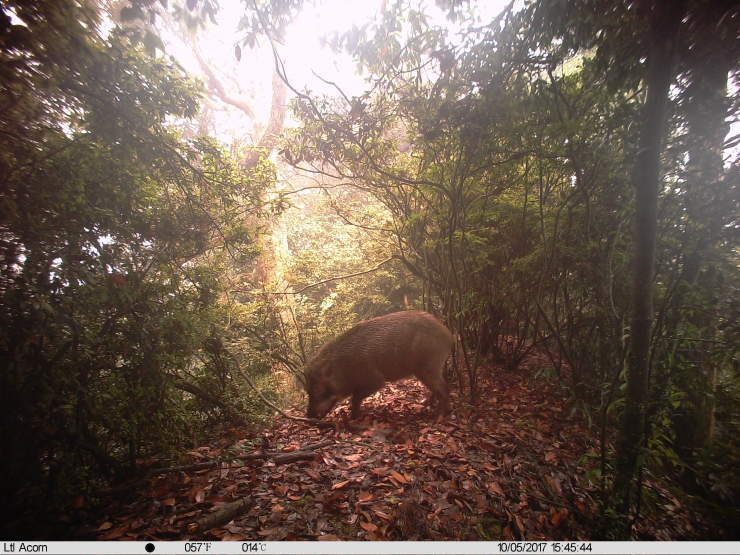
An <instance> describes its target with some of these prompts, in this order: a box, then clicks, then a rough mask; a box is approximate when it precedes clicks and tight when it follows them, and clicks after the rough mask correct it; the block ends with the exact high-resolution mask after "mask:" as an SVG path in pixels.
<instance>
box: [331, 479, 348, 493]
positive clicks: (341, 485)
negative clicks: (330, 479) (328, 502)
mask: <svg viewBox="0 0 740 555" xmlns="http://www.w3.org/2000/svg"><path fill="white" fill-rule="evenodd" d="M349 482H350V480H345V481H344V482H338V483H336V484H334V485H333V486H332V487H331V490H332V491H335V490H338V489H341V488H343V487H344V486H346V485H347V484H349Z"/></svg>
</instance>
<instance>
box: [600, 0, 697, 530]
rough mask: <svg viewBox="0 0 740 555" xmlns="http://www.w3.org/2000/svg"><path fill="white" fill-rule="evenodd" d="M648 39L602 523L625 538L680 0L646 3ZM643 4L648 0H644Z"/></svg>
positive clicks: (643, 404) (639, 437)
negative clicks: (626, 335)
mask: <svg viewBox="0 0 740 555" xmlns="http://www.w3.org/2000/svg"><path fill="white" fill-rule="evenodd" d="M650 4H651V5H652V14H651V34H652V37H651V39H652V42H651V46H650V54H649V60H648V70H647V75H646V77H645V88H646V90H647V101H646V104H645V116H644V121H643V125H642V129H641V130H640V140H639V144H638V153H637V159H636V161H635V169H634V174H633V180H634V184H635V259H634V274H633V280H632V327H631V333H630V353H629V357H628V365H627V396H626V403H625V407H624V411H623V412H622V416H621V422H620V428H619V435H618V438H617V453H616V461H615V462H616V473H615V476H614V487H613V490H612V506H613V508H614V509H615V510H616V519H615V520H614V521H612V522H608V523H606V526H607V530H608V534H609V536H611V537H613V538H614V539H628V538H629V536H630V532H631V524H630V521H629V509H630V505H631V493H632V489H633V486H634V482H635V471H636V470H637V468H638V467H639V466H640V465H641V463H640V462H639V461H638V457H639V454H640V449H641V446H642V442H643V437H644V431H645V413H646V408H647V404H648V390H649V388H648V376H649V363H650V343H651V335H652V329H653V276H654V272H655V245H656V238H657V212H658V193H659V190H660V158H661V150H662V135H663V121H664V119H665V112H666V105H667V102H668V93H669V90H670V86H671V83H672V81H673V78H674V73H675V65H676V64H675V49H676V42H677V40H676V38H677V35H678V31H679V29H680V26H681V19H682V16H683V14H684V2H683V1H681V0H679V1H673V0H662V1H661V2H655V3H650ZM645 5H649V4H648V3H647V2H646V3H645Z"/></svg>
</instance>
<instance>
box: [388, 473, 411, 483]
mask: <svg viewBox="0 0 740 555" xmlns="http://www.w3.org/2000/svg"><path fill="white" fill-rule="evenodd" d="M391 476H393V477H394V478H395V479H396V480H398V481H399V482H401V483H402V484H406V483H408V482H406V478H404V477H403V476H402V475H401V474H399V473H398V472H396V471H395V470H391Z"/></svg>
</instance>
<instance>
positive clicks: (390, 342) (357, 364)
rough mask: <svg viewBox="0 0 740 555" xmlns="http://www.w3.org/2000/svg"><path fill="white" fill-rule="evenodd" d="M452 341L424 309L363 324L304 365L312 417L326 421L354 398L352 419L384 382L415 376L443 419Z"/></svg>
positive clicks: (327, 346)
mask: <svg viewBox="0 0 740 555" xmlns="http://www.w3.org/2000/svg"><path fill="white" fill-rule="evenodd" d="M453 344H454V339H453V338H452V334H451V333H450V332H449V331H447V328H445V327H444V326H443V325H442V324H440V323H439V321H438V320H437V319H436V318H435V317H434V316H432V315H431V314H427V313H426V312H423V311H421V310H406V311H403V312H395V313H393V314H387V315H386V316H380V317H378V318H373V319H372V320H366V321H364V322H360V323H359V324H357V325H355V326H354V327H352V328H350V329H349V330H347V331H345V332H344V333H342V334H341V335H339V336H338V337H336V338H335V339H334V340H333V341H330V342H329V343H327V344H326V345H324V346H323V347H322V348H321V349H320V350H319V352H318V353H316V355H315V356H314V357H313V358H312V359H311V360H310V361H309V362H308V364H307V365H306V370H305V376H306V390H307V391H308V410H307V412H306V415H307V416H308V417H309V418H323V417H324V416H326V415H327V413H328V412H329V411H330V410H331V409H332V408H334V406H335V405H336V404H337V403H338V402H339V401H341V400H342V399H344V398H345V397H347V396H349V395H352V418H353V419H356V418H357V417H358V415H359V411H360V405H362V400H363V399H364V398H365V397H368V396H369V395H372V394H373V393H375V392H376V391H378V390H379V389H380V388H381V387H383V385H384V384H385V383H386V382H389V381H391V382H392V381H396V380H401V379H404V378H410V377H415V378H417V379H418V380H419V381H421V383H423V384H424V385H425V386H427V387H428V388H429V389H430V390H431V392H432V399H434V398H436V400H437V402H438V404H437V410H436V412H435V416H436V417H439V416H441V415H443V414H444V413H445V412H446V411H447V403H448V400H449V387H448V385H447V381H446V380H445V378H444V368H445V364H446V362H447V358H448V357H449V355H450V353H451V352H452V346H453Z"/></svg>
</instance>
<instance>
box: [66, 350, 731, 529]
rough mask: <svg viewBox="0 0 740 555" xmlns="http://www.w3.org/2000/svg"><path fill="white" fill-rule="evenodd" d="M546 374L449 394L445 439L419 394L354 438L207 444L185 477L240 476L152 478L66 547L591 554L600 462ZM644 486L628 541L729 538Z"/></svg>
mask: <svg viewBox="0 0 740 555" xmlns="http://www.w3.org/2000/svg"><path fill="white" fill-rule="evenodd" d="M548 366H550V365H549V363H548V361H547V359H546V358H545V357H544V356H543V355H539V354H532V355H530V356H529V357H528V358H527V359H526V360H525V361H524V362H523V363H522V364H521V365H520V366H519V368H517V369H516V370H506V369H504V368H501V367H497V366H495V365H487V366H486V367H485V368H483V369H482V375H481V376H480V378H479V383H480V402H479V403H478V406H476V407H470V406H467V405H465V404H464V403H461V402H460V401H459V399H458V398H457V396H456V394H454V393H453V397H452V399H451V407H452V411H451V413H450V414H449V415H448V416H447V418H445V419H444V420H443V421H441V422H440V423H435V422H434V421H433V419H432V416H431V412H430V410H429V408H428V407H426V406H424V405H423V404H422V403H423V400H424V399H425V397H426V390H425V389H424V388H423V386H421V385H420V384H418V383H417V382H415V381H406V382H398V383H395V384H389V385H387V386H386V387H385V388H384V389H383V390H382V391H380V392H379V393H377V394H376V395H375V396H373V397H371V398H369V399H366V400H365V403H364V404H363V417H362V418H361V420H360V421H359V422H356V423H351V424H350V423H349V422H348V421H347V415H348V411H349V405H348V403H347V402H345V403H344V404H342V405H340V406H339V407H338V408H337V409H335V410H334V412H333V413H332V414H331V415H330V416H329V417H328V418H329V420H332V419H333V420H334V421H335V422H336V426H335V427H334V428H328V429H327V428H317V427H315V426H311V425H308V424H306V423H302V422H296V421H292V420H288V419H286V418H283V417H278V418H277V419H276V420H275V422H274V425H273V426H272V427H271V428H269V429H267V430H264V432H263V433H261V434H260V435H259V436H258V437H257V438H255V437H254V436H252V439H250V438H248V437H246V435H248V434H241V436H242V437H233V436H232V437H230V438H223V439H217V440H214V441H213V442H212V444H210V445H208V446H204V447H200V448H198V449H197V450H194V451H193V452H192V453H191V454H192V456H193V458H194V462H195V463H202V462H203V461H208V460H211V461H221V460H233V461H235V462H232V463H230V464H227V463H218V462H217V463H215V464H216V465H217V467H215V468H201V469H200V470H196V469H195V468H199V467H193V468H185V469H170V470H166V471H160V473H158V474H157V475H155V476H150V477H149V478H148V479H146V480H144V481H143V482H139V483H138V487H136V488H133V489H131V490H129V491H124V490H121V489H120V488H119V489H118V490H112V491H110V492H108V493H109V494H110V495H108V496H105V497H103V498H102V499H101V503H100V505H99V506H98V507H97V509H96V510H94V512H91V511H89V510H88V512H87V517H88V518H87V520H88V522H92V521H94V525H88V526H84V527H79V526H76V527H75V533H74V534H73V535H74V536H75V537H76V538H78V539H97V540H139V541H143V540H180V541H184V540H189V539H192V540H205V539H207V540H219V539H220V540H224V541H226V540H268V541H279V540H319V541H322V540H324V541H330V540H338V539H340V540H399V539H404V540H499V539H502V540H520V539H526V540H566V539H567V540H589V539H593V530H594V524H595V522H596V520H597V518H598V508H597V503H596V499H597V498H598V496H599V491H598V489H597V488H596V487H595V486H594V485H593V484H592V483H591V481H590V479H589V477H590V476H593V474H594V472H595V468H596V464H597V460H598V459H597V457H595V456H584V455H586V454H588V453H598V451H599V446H598V439H597V438H598V433H597V429H596V427H592V428H591V429H589V427H588V425H587V423H586V419H585V418H584V417H583V415H581V414H580V413H572V412H571V407H570V406H568V405H567V404H566V402H565V394H564V392H563V389H562V388H561V387H560V385H558V384H557V383H556V382H548V381H547V380H546V379H545V378H544V376H542V375H537V370H539V369H541V368H546V367H548ZM295 414H296V415H298V412H296V413H295ZM236 435H237V436H239V435H240V434H238V433H237V434H236ZM255 444H257V445H260V448H259V449H257V448H255V447H254V445H255ZM250 457H251V458H252V460H249V459H250ZM291 461H293V462H291ZM201 466H203V465H201ZM645 486H646V490H645V492H646V493H645V494H644V501H643V503H642V515H641V518H640V520H639V521H638V524H637V526H636V534H635V537H636V539H643V540H651V539H656V540H678V539H683V540H691V539H694V540H698V539H702V540H720V539H727V538H728V534H727V533H726V532H725V531H724V530H723V529H722V528H721V527H720V526H719V525H718V524H717V523H716V522H714V519H713V518H712V514H711V512H710V511H707V510H696V507H691V506H689V504H687V503H686V502H685V500H684V502H681V501H679V499H677V497H675V496H674V495H673V494H672V493H671V490H670V489H669V487H668V486H667V485H666V483H665V482H664V481H658V480H653V479H651V478H648V479H646V480H645ZM730 535H731V534H730ZM69 539H72V538H69Z"/></svg>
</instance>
